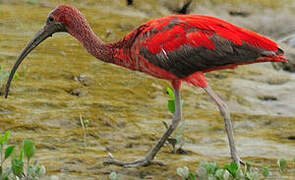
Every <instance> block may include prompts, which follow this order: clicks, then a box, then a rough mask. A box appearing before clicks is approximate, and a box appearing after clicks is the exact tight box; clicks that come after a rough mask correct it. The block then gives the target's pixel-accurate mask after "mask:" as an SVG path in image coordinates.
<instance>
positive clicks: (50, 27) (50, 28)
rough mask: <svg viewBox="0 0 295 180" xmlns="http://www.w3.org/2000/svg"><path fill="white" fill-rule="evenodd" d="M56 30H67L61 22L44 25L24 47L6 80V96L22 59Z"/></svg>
mask: <svg viewBox="0 0 295 180" xmlns="http://www.w3.org/2000/svg"><path fill="white" fill-rule="evenodd" d="M56 32H66V29H65V27H64V26H63V25H62V24H60V23H51V24H46V25H44V26H43V27H42V28H41V29H40V30H39V32H37V33H36V34H35V36H34V37H33V39H31V41H30V42H29V43H28V44H27V46H26V47H25V48H24V49H23V51H22V52H21V54H20V55H19V56H18V58H17V60H16V62H15V64H14V65H13V68H12V69H11V71H10V74H9V78H8V80H7V82H6V87H5V92H4V96H5V98H7V96H8V92H9V87H10V83H11V81H12V79H13V76H14V73H15V72H16V70H17V68H18V66H19V65H20V64H21V63H22V61H23V60H24V59H25V57H26V56H27V55H28V54H29V53H30V52H31V51H32V50H33V49H35V47H37V46H38V45H39V44H40V43H41V42H42V41H44V40H45V39H47V38H48V37H51V36H52V34H54V33H56Z"/></svg>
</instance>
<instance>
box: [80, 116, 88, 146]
mask: <svg viewBox="0 0 295 180" xmlns="http://www.w3.org/2000/svg"><path fill="white" fill-rule="evenodd" d="M80 123H81V126H82V131H83V143H84V148H85V147H86V146H87V127H88V124H89V120H87V119H83V117H82V115H81V114H80Z"/></svg>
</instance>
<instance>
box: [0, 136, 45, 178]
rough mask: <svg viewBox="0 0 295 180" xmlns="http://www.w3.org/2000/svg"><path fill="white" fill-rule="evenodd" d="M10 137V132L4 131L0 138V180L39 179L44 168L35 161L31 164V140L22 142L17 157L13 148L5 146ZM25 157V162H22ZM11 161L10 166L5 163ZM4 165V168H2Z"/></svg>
mask: <svg viewBox="0 0 295 180" xmlns="http://www.w3.org/2000/svg"><path fill="white" fill-rule="evenodd" d="M9 136H10V131H6V132H5V133H4V135H3V136H0V162H1V166H0V179H1V180H9V179H32V180H34V179H39V178H40V177H42V176H43V175H44V174H45V172H46V170H45V167H44V166H40V165H39V164H38V161H37V160H35V161H34V162H33V163H31V159H32V158H33V156H34V154H35V144H34V142H33V141H32V140H29V139H25V140H23V143H22V146H21V148H20V149H19V153H18V154H19V155H18V156H17V155H16V152H15V146H14V145H7V142H8V139H9ZM24 157H25V160H24ZM9 158H10V159H11V164H9V165H8V164H7V163H6V161H7V160H8V159H9ZM4 165H6V166H4Z"/></svg>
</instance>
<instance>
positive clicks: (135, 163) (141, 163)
mask: <svg viewBox="0 0 295 180" xmlns="http://www.w3.org/2000/svg"><path fill="white" fill-rule="evenodd" d="M172 85H173V87H174V96H175V113H174V117H173V119H172V122H171V124H170V125H169V127H168V129H167V130H166V132H165V133H164V134H163V135H162V137H161V138H160V139H159V140H158V142H157V143H156V144H155V145H154V146H153V147H152V149H151V150H150V151H149V152H148V153H147V154H146V156H145V157H144V158H142V159H139V160H136V161H133V162H122V161H118V160H116V159H113V158H110V159H108V160H107V161H105V162H104V164H114V165H118V166H124V167H137V166H147V165H149V164H160V165H162V164H163V163H161V162H157V161H153V159H154V158H155V156H156V154H157V153H158V152H159V150H160V149H161V147H162V146H163V145H164V143H165V142H166V140H167V139H168V138H169V137H170V135H171V134H172V132H173V131H174V130H175V129H176V127H177V126H178V124H179V122H180V121H181V119H182V113H181V103H180V102H181V97H180V86H181V82H180V81H179V82H172Z"/></svg>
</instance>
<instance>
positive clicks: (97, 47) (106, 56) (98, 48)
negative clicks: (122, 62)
mask: <svg viewBox="0 0 295 180" xmlns="http://www.w3.org/2000/svg"><path fill="white" fill-rule="evenodd" d="M73 26H76V27H72V28H70V29H68V32H69V33H70V34H71V35H72V36H74V37H75V38H76V39H78V40H79V41H80V42H81V43H82V44H83V46H84V47H85V48H86V49H87V51H88V52H89V53H90V54H92V55H93V56H94V57H96V58H97V59H99V60H102V61H104V62H110V63H113V54H114V49H113V47H112V44H110V43H104V42H103V41H102V40H100V39H99V38H98V37H97V36H96V35H95V33H94V32H93V31H92V29H91V28H90V26H89V25H88V23H87V22H86V23H85V24H74V25H73Z"/></svg>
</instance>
